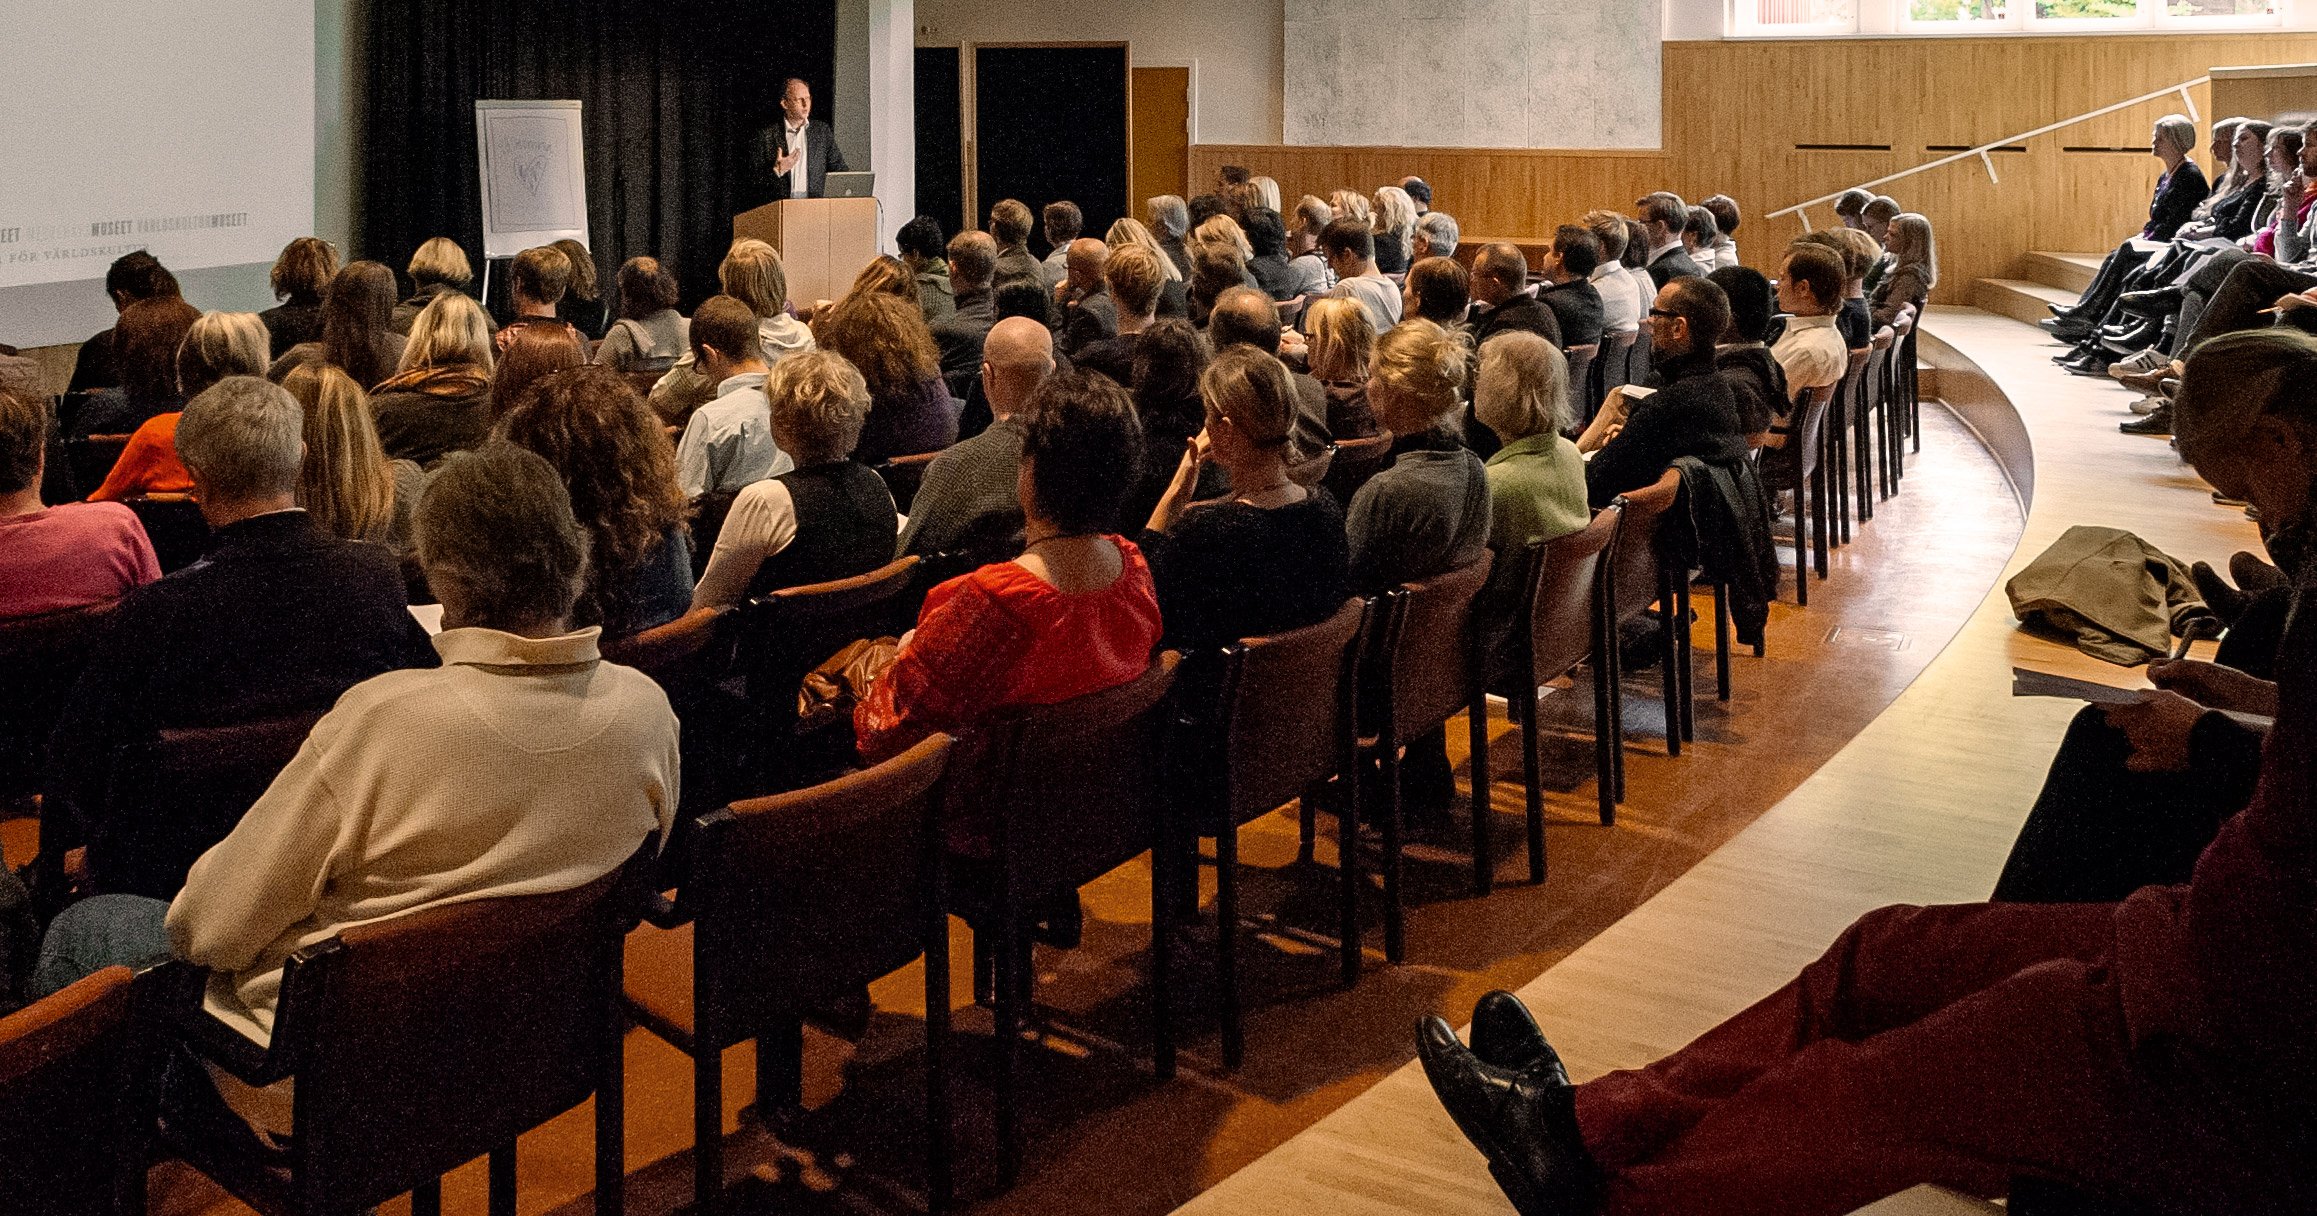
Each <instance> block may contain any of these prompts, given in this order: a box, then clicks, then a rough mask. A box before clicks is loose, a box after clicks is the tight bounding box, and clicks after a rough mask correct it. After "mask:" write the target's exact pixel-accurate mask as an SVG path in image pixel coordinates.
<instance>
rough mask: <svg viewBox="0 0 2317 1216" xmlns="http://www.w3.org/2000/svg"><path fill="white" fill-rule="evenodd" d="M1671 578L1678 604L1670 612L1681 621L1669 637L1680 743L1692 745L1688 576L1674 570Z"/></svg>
mask: <svg viewBox="0 0 2317 1216" xmlns="http://www.w3.org/2000/svg"><path fill="white" fill-rule="evenodd" d="M1672 578H1673V594H1674V600H1675V602H1676V603H1677V604H1679V605H1680V606H1679V607H1677V608H1676V609H1675V610H1674V614H1673V615H1674V619H1675V620H1678V621H1680V622H1681V627H1680V628H1678V629H1676V630H1675V631H1674V635H1673V640H1674V651H1675V654H1676V655H1678V656H1679V658H1678V660H1677V665H1678V673H1679V675H1680V677H1681V684H1680V690H1679V691H1678V692H1677V693H1676V694H1675V695H1676V696H1677V697H1678V698H1679V700H1680V702H1681V741H1682V742H1684V743H1695V742H1697V737H1698V719H1697V696H1698V690H1697V673H1696V671H1694V670H1693V668H1694V667H1695V665H1696V662H1697V658H1696V654H1695V651H1696V647H1695V646H1694V645H1693V644H1692V643H1691V641H1690V596H1689V574H1688V572H1687V571H1680V570H1677V571H1674V572H1673V574H1672Z"/></svg>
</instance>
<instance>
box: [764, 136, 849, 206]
mask: <svg viewBox="0 0 2317 1216" xmlns="http://www.w3.org/2000/svg"><path fill="white" fill-rule="evenodd" d="M786 155H788V121H787V120H786V119H782V120H780V121H778V122H775V123H773V124H772V125H771V126H769V127H766V128H765V129H764V130H763V131H762V132H761V133H759V134H758V135H757V137H756V171H757V184H758V186H759V187H760V188H761V189H762V191H763V194H764V201H766V202H768V203H769V202H776V201H778V200H780V199H784V198H788V197H790V195H789V192H788V175H787V174H784V173H775V172H773V166H774V165H775V164H777V163H779V161H780V158H781V157H783V156H786ZM846 171H847V167H846V165H845V151H844V149H842V148H839V147H838V146H837V136H836V132H834V131H831V130H829V124H827V123H825V122H822V121H821V120H820V119H818V118H808V119H806V120H805V197H807V198H821V197H823V196H825V195H826V194H827V193H828V191H829V174H831V173H844V172H846Z"/></svg>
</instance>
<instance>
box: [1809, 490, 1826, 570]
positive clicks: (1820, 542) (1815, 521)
mask: <svg viewBox="0 0 2317 1216" xmlns="http://www.w3.org/2000/svg"><path fill="white" fill-rule="evenodd" d="M1829 527H1830V524H1829V522H1828V517H1827V514H1826V465H1825V463H1824V462H1820V464H1819V466H1818V468H1817V469H1815V470H1813V471H1812V472H1811V474H1810V544H1811V548H1812V549H1813V551H1814V552H1813V557H1814V559H1815V562H1816V569H1817V572H1818V581H1820V582H1825V581H1826V573H1827V566H1826V558H1827V552H1826V551H1827V547H1828V546H1827V541H1828V535H1827V532H1828V528H1829Z"/></svg>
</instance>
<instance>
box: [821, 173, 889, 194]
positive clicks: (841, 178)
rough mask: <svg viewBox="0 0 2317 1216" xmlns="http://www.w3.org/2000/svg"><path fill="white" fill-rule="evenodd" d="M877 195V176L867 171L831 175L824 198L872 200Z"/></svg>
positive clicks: (824, 190) (823, 192)
mask: <svg viewBox="0 0 2317 1216" xmlns="http://www.w3.org/2000/svg"><path fill="white" fill-rule="evenodd" d="M876 193H877V175H876V174H874V173H871V172H868V171H866V170H855V171H852V172H845V173H831V174H829V177H828V181H827V183H826V185H825V187H824V189H823V190H822V191H821V197H822V198H871V197H874V196H875V194H876Z"/></svg>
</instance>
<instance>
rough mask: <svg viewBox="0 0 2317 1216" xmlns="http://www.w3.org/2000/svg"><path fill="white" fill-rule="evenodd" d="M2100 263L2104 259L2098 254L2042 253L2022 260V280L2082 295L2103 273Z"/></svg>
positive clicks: (2020, 275) (2020, 271)
mask: <svg viewBox="0 0 2317 1216" xmlns="http://www.w3.org/2000/svg"><path fill="white" fill-rule="evenodd" d="M2100 261H2101V256H2100V255H2099V254H2096V253H2046V252H2042V251H2038V252H2035V253H2030V254H2027V255H2025V256H2023V257H2021V258H2020V260H2019V277H2020V278H2023V279H2026V280H2027V281H2028V282H2030V283H2041V284H2043V285H2045V286H2047V287H2057V288H2059V289H2061V290H2062V291H2073V292H2078V293H2081V292H2084V291H2087V290H2089V289H2090V288H2091V286H2092V277H2093V276H2094V275H2097V274H2099V273H2100Z"/></svg>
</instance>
